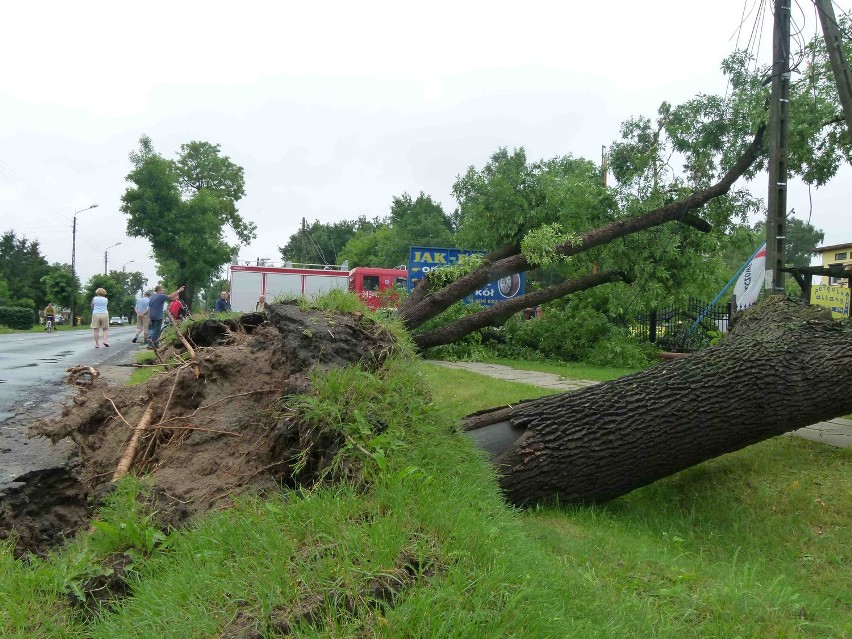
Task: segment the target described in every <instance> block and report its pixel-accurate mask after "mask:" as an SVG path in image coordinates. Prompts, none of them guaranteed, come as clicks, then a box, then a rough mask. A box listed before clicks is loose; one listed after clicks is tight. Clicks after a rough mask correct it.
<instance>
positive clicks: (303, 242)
mask: <svg viewBox="0 0 852 639" xmlns="http://www.w3.org/2000/svg"><path fill="white" fill-rule="evenodd" d="M307 232H308V231H307V225H306V223H305V218H302V264H304V263H305V259H306V257H305V234H306V233H307Z"/></svg>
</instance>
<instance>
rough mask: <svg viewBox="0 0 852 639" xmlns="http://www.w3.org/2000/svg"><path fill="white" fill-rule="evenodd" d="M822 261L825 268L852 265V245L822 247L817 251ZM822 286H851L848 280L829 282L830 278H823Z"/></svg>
mask: <svg viewBox="0 0 852 639" xmlns="http://www.w3.org/2000/svg"><path fill="white" fill-rule="evenodd" d="M816 252H817V253H819V255H820V258H821V259H822V265H823V266H830V265H832V264H852V243H849V244H834V245H833V246H820V247H817V250H816ZM821 280H822V281H821V282H820V283H821V284H831V285H834V286H849V280H848V279H841V280H835V281H831V282H830V281H829V278H827V277H823V278H821Z"/></svg>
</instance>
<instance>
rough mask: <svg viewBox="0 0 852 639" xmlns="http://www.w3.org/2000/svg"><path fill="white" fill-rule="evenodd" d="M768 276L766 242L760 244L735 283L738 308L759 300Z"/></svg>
mask: <svg viewBox="0 0 852 639" xmlns="http://www.w3.org/2000/svg"><path fill="white" fill-rule="evenodd" d="M765 276H766V242H764V243H763V244H761V245H760V248H759V249H757V253H755V254H754V257H753V258H752V260H751V262H749V263H748V264H746V267H745V270H743V272H742V275H740V279H738V280H737V283H736V284H734V295H736V297H737V308H745V307H748V306H751V305H752V304H754V303H755V302H756V301H757V296H758V295H760V289H761V288H762V287H763V280H764V278H765Z"/></svg>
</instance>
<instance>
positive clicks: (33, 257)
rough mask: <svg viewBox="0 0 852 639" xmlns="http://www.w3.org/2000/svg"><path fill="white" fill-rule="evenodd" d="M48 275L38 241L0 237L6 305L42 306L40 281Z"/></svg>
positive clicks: (0, 273)
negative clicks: (6, 290) (6, 294)
mask: <svg viewBox="0 0 852 639" xmlns="http://www.w3.org/2000/svg"><path fill="white" fill-rule="evenodd" d="M50 271H51V268H50V265H49V264H48V262H47V260H46V259H45V258H44V256H43V255H42V254H41V247H40V246H39V243H38V240H32V241H31V240H28V239H27V238H25V237H18V235H16V234H15V232H14V231H6V232H5V233H3V235H2V236H0V279H2V280H5V282H6V286H7V288H8V301H7V304H8V305H10V306H26V307H28V308H32V309H37V308H39V307H41V306H44V305H46V304H47V295H46V292H45V289H44V285H43V284H42V281H41V280H42V278H43V277H45V276H46V275H48V274H49V273H50ZM56 301H57V302H64V301H65V300H56Z"/></svg>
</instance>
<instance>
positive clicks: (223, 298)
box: [213, 291, 231, 313]
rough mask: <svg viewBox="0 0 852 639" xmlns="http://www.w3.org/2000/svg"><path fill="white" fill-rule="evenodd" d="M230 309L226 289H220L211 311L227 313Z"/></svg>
mask: <svg viewBox="0 0 852 639" xmlns="http://www.w3.org/2000/svg"><path fill="white" fill-rule="evenodd" d="M230 310H231V303H230V302H229V301H228V291H222V292H221V293H219V299H218V300H216V305H215V306H214V307H213V311H214V312H216V313H227V312H228V311H230Z"/></svg>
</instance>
